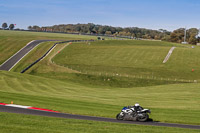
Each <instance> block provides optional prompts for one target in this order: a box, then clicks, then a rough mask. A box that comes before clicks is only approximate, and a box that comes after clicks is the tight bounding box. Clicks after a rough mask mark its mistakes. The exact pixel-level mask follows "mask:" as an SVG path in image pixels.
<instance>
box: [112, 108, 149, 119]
mask: <svg viewBox="0 0 200 133" xmlns="http://www.w3.org/2000/svg"><path fill="white" fill-rule="evenodd" d="M148 113H151V111H150V110H149V109H143V108H142V109H141V110H135V108H134V107H133V106H128V107H124V108H123V109H122V110H121V112H120V113H119V114H117V116H116V119H117V120H128V121H140V122H145V121H147V120H148V119H149V115H148Z"/></svg>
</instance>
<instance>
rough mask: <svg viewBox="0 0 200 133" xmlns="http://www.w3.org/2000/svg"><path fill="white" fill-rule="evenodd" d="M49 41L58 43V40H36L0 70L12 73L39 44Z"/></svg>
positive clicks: (0, 67)
mask: <svg viewBox="0 0 200 133" xmlns="http://www.w3.org/2000/svg"><path fill="white" fill-rule="evenodd" d="M47 41H58V40H34V41H31V42H30V43H28V44H27V45H26V46H25V47H23V48H22V49H21V50H19V51H18V52H17V53H16V54H14V55H13V56H12V57H10V58H9V59H8V60H7V61H5V62H4V63H3V64H2V65H1V66H0V70H5V71H10V70H11V69H12V68H13V67H14V66H15V64H17V63H18V62H19V61H20V60H21V59H22V58H23V57H24V56H25V55H26V54H28V53H29V52H30V51H31V50H32V49H33V48H35V47H36V46H37V45H38V44H40V43H42V42H47Z"/></svg>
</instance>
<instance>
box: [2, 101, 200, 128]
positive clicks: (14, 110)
mask: <svg viewBox="0 0 200 133" xmlns="http://www.w3.org/2000/svg"><path fill="white" fill-rule="evenodd" d="M0 112H8V113H18V114H29V115H39V116H48V117H58V118H67V119H80V120H92V121H102V122H113V123H125V124H136V125H146V126H164V127H176V128H188V129H199V130H200V126H199V125H184V124H172V123H160V122H135V121H119V120H116V119H112V118H103V117H93V116H83V115H72V114H65V113H56V112H47V111H38V110H32V109H23V108H16V107H9V106H3V105H0Z"/></svg>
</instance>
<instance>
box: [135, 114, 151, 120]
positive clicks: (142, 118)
mask: <svg viewBox="0 0 200 133" xmlns="http://www.w3.org/2000/svg"><path fill="white" fill-rule="evenodd" d="M148 119H149V115H148V114H146V113H143V114H142V116H139V117H138V118H137V120H138V121H141V122H145V121H147V120H148Z"/></svg>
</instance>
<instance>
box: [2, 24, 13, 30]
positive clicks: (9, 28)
mask: <svg viewBox="0 0 200 133" xmlns="http://www.w3.org/2000/svg"><path fill="white" fill-rule="evenodd" d="M14 28H15V24H10V25H9V26H8V24H7V23H3V24H2V29H3V30H13V29H14Z"/></svg>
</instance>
